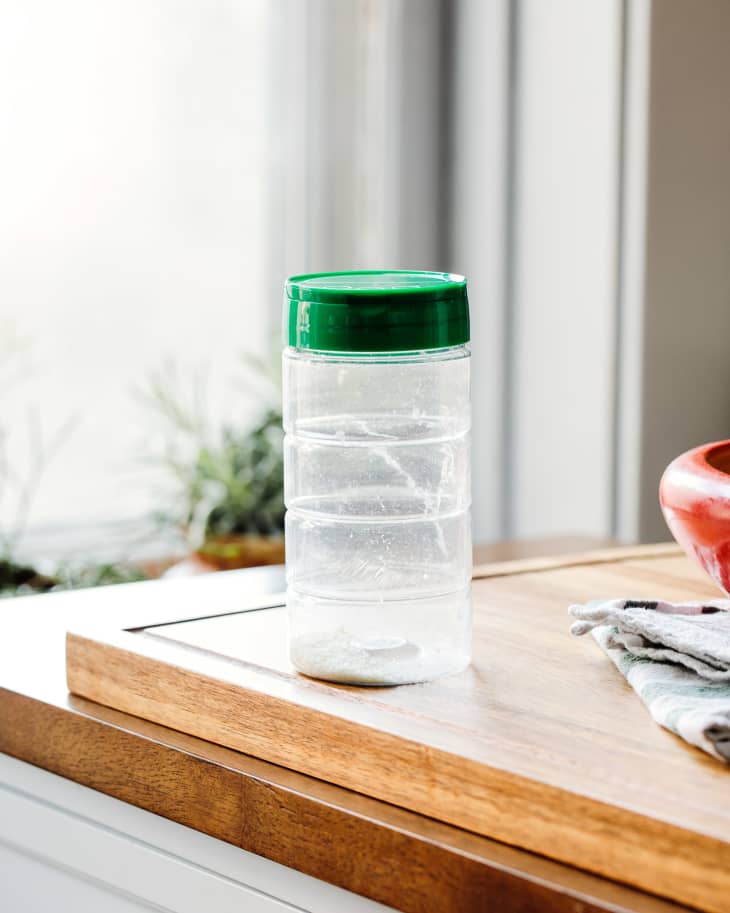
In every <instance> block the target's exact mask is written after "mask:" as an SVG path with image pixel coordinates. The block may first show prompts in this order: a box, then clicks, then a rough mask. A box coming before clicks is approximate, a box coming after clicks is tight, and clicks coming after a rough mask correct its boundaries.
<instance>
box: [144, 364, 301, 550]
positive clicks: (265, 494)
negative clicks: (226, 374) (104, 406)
mask: <svg viewBox="0 0 730 913" xmlns="http://www.w3.org/2000/svg"><path fill="white" fill-rule="evenodd" d="M244 366H245V368H246V373H247V375H248V377H249V382H248V384H247V393H248V394H249V395H250V394H251V393H252V392H253V391H255V392H256V393H257V394H258V398H259V400H260V401H261V400H262V399H263V400H264V401H266V400H268V403H269V405H268V407H267V408H265V409H264V411H263V415H262V416H261V418H260V419H259V420H258V421H257V422H255V423H254V424H253V426H252V427H248V428H240V427H237V426H235V425H233V424H232V423H230V422H224V423H223V424H222V426H221V427H218V428H215V427H213V422H212V420H211V419H210V416H209V414H208V410H207V408H206V377H205V375H204V374H201V373H200V372H198V373H197V374H193V375H191V376H190V377H189V378H188V379H187V381H186V380H184V379H183V378H181V376H180V372H179V371H178V369H177V368H176V367H175V366H174V365H172V364H168V365H167V366H165V367H164V368H163V369H162V370H161V371H160V372H159V373H158V374H156V375H155V376H153V377H152V378H151V382H150V386H149V389H148V391H147V392H146V394H145V395H144V396H143V400H144V402H145V403H146V404H147V406H148V407H152V409H153V411H154V413H155V415H156V418H157V419H158V425H159V426H160V427H162V428H163V429H164V431H163V433H164V437H165V445H164V451H163V453H162V454H161V455H158V456H157V457H156V458H155V462H156V463H157V464H158V465H159V466H161V467H162V468H163V470H164V471H165V474H166V475H167V477H168V479H169V480H170V483H171V484H170V490H169V492H168V494H167V496H166V498H165V500H166V506H163V508H162V509H161V510H159V511H158V512H157V515H156V517H157V520H158V522H159V523H161V524H163V525H166V526H169V525H173V526H175V527H177V528H179V529H181V530H182V531H183V532H184V533H185V535H186V536H187V538H188V540H189V541H190V543H191V544H192V545H193V546H195V547H197V546H199V545H201V544H202V543H203V542H205V541H206V540H208V539H210V538H213V537H216V536H226V535H232V534H255V535H263V536H271V535H280V534H281V533H282V532H283V528H284V498H283V487H284V465H283V452H282V451H283V431H282V427H281V412H280V410H279V408H278V399H279V397H278V391H277V382H276V379H275V376H274V374H273V372H272V370H271V369H270V367H269V366H268V365H267V363H266V362H264V361H262V360H258V359H253V358H248V359H247V360H246V362H245V364H244ZM274 402H277V405H274V404H273V403H274Z"/></svg>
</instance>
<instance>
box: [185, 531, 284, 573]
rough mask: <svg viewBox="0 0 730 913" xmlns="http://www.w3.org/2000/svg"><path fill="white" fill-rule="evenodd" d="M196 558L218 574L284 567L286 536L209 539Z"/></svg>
mask: <svg viewBox="0 0 730 913" xmlns="http://www.w3.org/2000/svg"><path fill="white" fill-rule="evenodd" d="M195 557H196V558H197V559H198V560H199V561H202V562H203V563H204V564H206V565H208V566H209V567H210V568H211V569H213V570H217V571H231V570H235V569H236V568H242V567H259V566H260V565H262V564H283V563H284V538H283V536H252V535H235V534H234V535H229V536H215V537H213V538H211V539H208V541H207V542H205V543H204V544H203V545H202V546H201V547H200V548H199V549H198V550H197V551H196V552H195Z"/></svg>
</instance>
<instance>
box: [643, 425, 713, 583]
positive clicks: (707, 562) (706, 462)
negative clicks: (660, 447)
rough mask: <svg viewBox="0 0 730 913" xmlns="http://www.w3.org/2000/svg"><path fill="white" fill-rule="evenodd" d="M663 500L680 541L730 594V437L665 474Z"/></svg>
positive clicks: (676, 463) (686, 456)
mask: <svg viewBox="0 0 730 913" xmlns="http://www.w3.org/2000/svg"><path fill="white" fill-rule="evenodd" d="M659 500H660V501H661V505H662V510H663V511H664V519H665V520H666V521H667V525H668V526H669V528H670V530H671V531H672V535H673V536H674V538H675V539H676V540H677V542H679V544H680V545H681V546H682V548H683V549H684V550H685V551H686V552H687V554H688V555H689V556H690V557H691V558H694V559H695V561H697V562H699V564H700V565H701V566H702V567H703V568H704V569H705V570H706V571H707V573H708V574H709V575H710V577H712V579H713V580H714V581H715V582H716V583H718V584H719V585H720V586H721V587H722V588H723V590H725V592H726V593H728V594H730V441H719V442H718V443H715V444H704V445H703V446H702V447H695V449H694V450H688V451H687V453H683V454H682V456H679V457H677V459H676V460H674V461H673V462H672V463H670V464H669V466H667V468H666V470H665V472H664V475H663V476H662V481H661V484H660V486H659Z"/></svg>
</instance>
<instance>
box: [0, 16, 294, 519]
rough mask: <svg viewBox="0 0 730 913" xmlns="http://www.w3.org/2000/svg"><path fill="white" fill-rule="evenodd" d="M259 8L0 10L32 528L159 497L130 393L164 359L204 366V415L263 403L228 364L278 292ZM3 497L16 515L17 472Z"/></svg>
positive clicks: (9, 262)
mask: <svg viewBox="0 0 730 913" xmlns="http://www.w3.org/2000/svg"><path fill="white" fill-rule="evenodd" d="M268 15H269V12H268V9H267V4H266V3H265V2H264V0H255V2H252V0H247V2H246V3H212V4H180V3H177V2H175V0H166V2H160V3H155V4H148V3H145V2H141V0H139V2H121V0H118V2H107V3H103V4H98V3H94V2H90V0H89V2H84V0H69V2H66V3H63V4H58V3H54V2H52V0H29V2H27V3H24V4H22V5H20V4H13V5H11V6H10V7H9V8H8V9H6V10H5V13H4V25H3V29H2V30H1V31H0V86H2V88H1V89H0V132H1V133H2V136H3V141H2V144H1V145H0V199H2V206H1V207H0V318H1V319H0V336H2V338H0V349H3V350H6V349H7V350H10V349H11V348H12V350H13V352H14V356H13V364H12V365H11V364H9V363H8V364H6V367H7V368H8V371H9V372H10V373H9V374H8V379H7V382H5V378H4V382H3V392H2V413H1V415H2V417H1V420H0V425H1V427H0V431H2V433H3V434H4V441H5V444H6V451H7V460H8V465H11V464H12V467H13V471H14V472H17V473H18V474H20V475H22V476H23V477H24V478H25V477H26V476H27V475H28V473H30V476H31V477H32V478H31V480H30V484H31V487H32V491H31V492H30V500H31V502H32V503H30V504H29V507H28V516H27V518H24V521H23V522H26V525H27V527H28V531H29V532H28V535H29V536H32V535H40V534H41V533H43V531H44V530H45V531H48V530H54V529H66V528H79V527H84V526H85V527H87V528H88V527H90V526H92V527H93V526H94V525H97V524H99V523H109V521H123V520H127V521H129V520H134V519H135V518H140V517H143V516H145V515H146V514H148V513H150V512H151V511H152V510H153V509H154V508H155V507H156V506H157V505H156V503H155V497H156V495H155V486H154V484H153V483H151V481H150V477H149V475H148V470H147V469H146V468H145V465H144V463H143V460H142V459H141V457H143V456H144V455H145V454H147V453H149V451H150V449H154V447H155V446H156V438H155V435H156V434H159V431H157V430H156V429H157V425H156V423H155V422H154V421H153V420H151V417H150V415H149V412H148V411H146V410H145V409H144V408H142V406H141V405H140V402H139V393H140V392H142V393H144V391H145V390H147V389H148V387H149V383H150V375H151V374H152V373H154V372H155V371H159V370H160V368H161V366H163V365H164V364H166V363H167V362H168V361H169V360H171V359H172V360H174V362H175V364H176V366H177V369H178V371H179V372H180V373H181V374H182V376H183V377H186V376H189V378H192V377H193V375H195V374H196V372H198V374H201V373H202V374H205V375H207V376H208V394H207V399H206V408H207V409H209V410H210V417H211V418H212V419H214V420H215V419H219V418H221V417H225V416H226V415H229V416H235V417H236V419H237V420H238V419H241V420H242V419H246V418H251V419H252V418H253V417H255V415H256V414H257V408H258V407H259V406H260V405H261V404H260V403H258V402H257V401H256V397H255V396H253V395H247V393H246V390H245V389H241V386H240V384H237V382H236V381H235V378H236V377H237V376H238V375H240V371H239V367H240V360H241V357H242V354H243V353H244V352H245V351H248V352H250V353H256V354H258V355H264V354H265V352H266V350H267V346H268V341H269V339H270V335H271V326H270V321H269V314H271V313H273V312H274V310H275V307H276V305H275V304H272V303H271V302H268V301H265V300H263V299H264V295H265V291H264V289H265V286H264V274H265V268H266V264H265V258H266V250H265V240H266V232H265V231H264V229H263V226H264V224H265V220H266V211H265V192H266V182H265V180H262V175H266V169H265V164H266V161H265V159H266V155H265V130H266V123H267V110H266V107H267V99H268V96H267V92H266V72H267V70H266V67H267V60H266V59H265V56H266V54H267V47H268V45H267V42H266V41H265V40H264V37H263V36H265V34H266V29H267V28H268V21H267V17H268ZM18 339H19V340H22V345H16V344H15V343H16V340H18ZM11 375H12V377H11ZM196 376H197V375H196ZM44 451H47V452H44ZM41 457H42V460H41V461H42V462H43V463H44V465H43V466H42V467H41V466H39V465H36V464H37V463H38V460H39V459H40V458H41ZM41 468H42V477H41V473H40V470H41ZM6 487H8V486H6ZM6 496H7V497H6V500H5V502H4V503H3V506H2V508H0V509H1V510H2V516H3V519H4V521H5V522H6V524H8V525H12V523H14V522H15V521H14V520H13V519H12V517H13V516H15V512H17V511H18V509H20V510H21V513H22V509H23V507H22V505H20V507H19V505H18V504H17V501H18V499H19V498H20V497H21V494H20V489H19V488H18V487H17V486H16V487H15V489H14V490H13V491H12V492H10V491H6ZM13 500H15V502H16V503H15V504H12V503H11V502H12V501H13Z"/></svg>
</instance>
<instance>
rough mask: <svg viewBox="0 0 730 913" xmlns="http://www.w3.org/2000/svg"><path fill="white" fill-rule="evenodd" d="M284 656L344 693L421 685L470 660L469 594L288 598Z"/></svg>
mask: <svg viewBox="0 0 730 913" xmlns="http://www.w3.org/2000/svg"><path fill="white" fill-rule="evenodd" d="M288 603H289V615H290V636H289V653H290V658H291V661H292V664H293V665H294V667H295V668H296V669H297V671H299V672H302V673H303V674H304V675H308V676H311V677H312V678H319V679H324V680H326V681H331V682H338V683H340V684H348V685H369V686H375V687H377V686H388V685H405V684H414V683H416V682H424V681H428V680H430V679H433V678H437V677H439V676H442V675H447V674H449V673H452V672H459V671H461V670H462V669H464V668H465V667H466V666H468V665H469V662H470V660H471V594H470V590H469V588H467V589H466V590H462V591H459V592H457V593H448V594H445V595H442V596H437V597H428V598H420V599H408V600H397V601H394V602H382V603H377V604H371V603H355V602H338V601H337V600H332V599H317V598H315V597H311V596H302V594H299V593H292V592H291V591H290V592H289V594H288Z"/></svg>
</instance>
